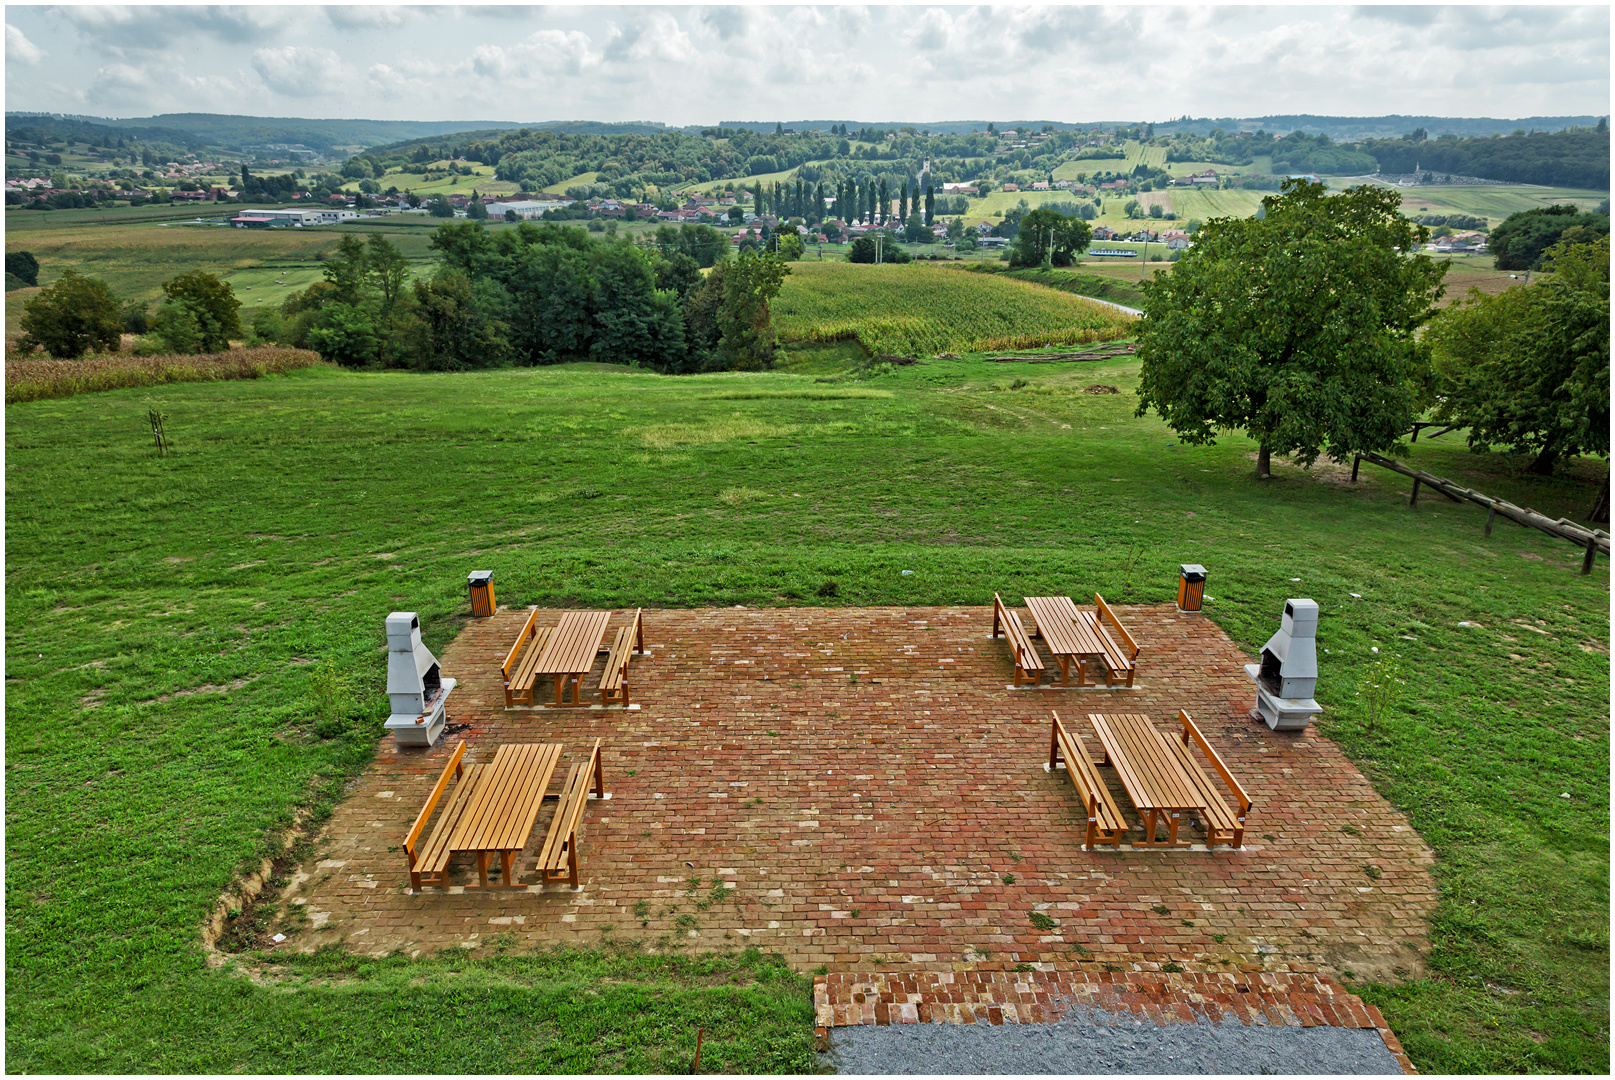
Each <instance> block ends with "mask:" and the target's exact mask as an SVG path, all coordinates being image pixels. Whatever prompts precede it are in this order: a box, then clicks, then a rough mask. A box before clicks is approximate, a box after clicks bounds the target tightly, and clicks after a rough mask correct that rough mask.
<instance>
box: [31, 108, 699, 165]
mask: <svg viewBox="0 0 1615 1080" xmlns="http://www.w3.org/2000/svg"><path fill="white" fill-rule="evenodd" d="M520 128H527V129H529V130H532V131H561V132H567V133H569V134H583V135H650V134H656V133H659V132H662V131H665V130H667V128H666V127H664V126H663V125H661V124H657V123H654V122H650V121H634V122H631V123H622V124H609V123H602V122H599V121H595V120H545V121H541V122H537V123H525V124H524V123H517V122H515V121H511V120H309V119H303V118H301V117H278V116H227V115H223V114H219V113H164V114H162V115H159V116H140V117H129V118H126V119H112V118H107V117H94V116H63V115H60V114H49V113H23V112H13V113H7V114H6V131H7V132H8V133H11V132H14V131H20V130H23V129H30V130H36V131H41V132H47V133H49V134H51V135H53V136H55V137H58V138H60V137H68V138H77V139H90V138H94V139H97V140H99V139H101V138H104V137H106V136H108V135H110V136H112V137H113V138H118V137H120V136H122V137H124V138H128V137H130V135H131V134H134V135H135V136H136V137H138V138H140V139H142V140H144V141H147V142H155V141H161V142H165V143H170V144H173V145H175V146H180V147H183V148H185V149H186V150H188V151H192V152H200V151H202V150H204V149H207V148H213V149H218V150H226V151H231V152H234V153H248V154H250V153H251V151H252V149H253V148H255V147H262V146H264V145H266V144H269V143H291V144H294V145H301V146H305V147H307V148H309V149H310V150H315V151H318V152H319V153H321V154H324V155H327V156H341V154H342V153H343V152H345V151H351V150H353V149H360V150H364V149H369V148H371V147H375V146H394V145H398V144H402V143H414V142H417V141H419V140H422V139H434V138H441V137H442V136H445V135H457V134H459V133H461V132H467V131H476V132H504V131H514V130H518V129H520Z"/></svg>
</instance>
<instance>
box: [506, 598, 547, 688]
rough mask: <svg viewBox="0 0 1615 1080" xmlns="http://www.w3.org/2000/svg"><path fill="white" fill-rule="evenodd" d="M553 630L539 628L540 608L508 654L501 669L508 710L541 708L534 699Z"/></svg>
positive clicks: (528, 619)
mask: <svg viewBox="0 0 1615 1080" xmlns="http://www.w3.org/2000/svg"><path fill="white" fill-rule="evenodd" d="M553 630H554V627H551V626H539V625H538V609H537V608H533V609H532V610H531V611H529V612H528V614H527V622H526V623H525V624H524V625H523V626H522V631H521V633H519V634H517V635H516V643H515V644H514V645H512V646H511V647H510V652H508V653H506V654H505V662H504V663H503V664H501V665H499V670H500V672H501V673H503V675H504V677H505V708H507V709H510V708H514V707H515V706H517V705H536V704H538V702H537V701H535V700H534V699H533V686H534V684H535V683H537V682H538V671H537V668H538V658H539V657H540V656H542V655H544V646H545V645H547V644H549V640H550V633H551V631H553Z"/></svg>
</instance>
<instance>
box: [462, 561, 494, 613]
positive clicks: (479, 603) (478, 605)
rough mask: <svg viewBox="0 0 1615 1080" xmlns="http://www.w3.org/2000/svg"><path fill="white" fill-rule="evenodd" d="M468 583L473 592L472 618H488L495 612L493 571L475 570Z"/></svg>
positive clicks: (467, 580)
mask: <svg viewBox="0 0 1615 1080" xmlns="http://www.w3.org/2000/svg"><path fill="white" fill-rule="evenodd" d="M466 582H467V583H468V588H469V589H470V592H471V616H472V618H475V619H486V618H488V617H489V616H490V615H492V614H493V612H494V598H493V571H492V570H473V571H471V573H470V575H469V576H467V578H466Z"/></svg>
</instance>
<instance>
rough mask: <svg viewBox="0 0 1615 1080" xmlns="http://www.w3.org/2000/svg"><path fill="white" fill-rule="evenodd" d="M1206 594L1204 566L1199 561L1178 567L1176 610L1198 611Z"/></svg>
mask: <svg viewBox="0 0 1615 1080" xmlns="http://www.w3.org/2000/svg"><path fill="white" fill-rule="evenodd" d="M1205 595H1206V568H1205V567H1203V566H1201V565H1200V564H1199V563H1183V564H1182V565H1181V566H1179V567H1178V610H1179V611H1199V610H1200V607H1201V604H1202V603H1203V601H1204V599H1205Z"/></svg>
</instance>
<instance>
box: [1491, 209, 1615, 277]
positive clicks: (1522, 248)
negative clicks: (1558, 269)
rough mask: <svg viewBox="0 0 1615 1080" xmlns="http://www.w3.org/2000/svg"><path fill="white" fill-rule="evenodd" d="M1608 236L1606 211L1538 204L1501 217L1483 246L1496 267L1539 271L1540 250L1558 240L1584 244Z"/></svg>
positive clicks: (1541, 251)
mask: <svg viewBox="0 0 1615 1080" xmlns="http://www.w3.org/2000/svg"><path fill="white" fill-rule="evenodd" d="M1608 235H1609V215H1608V214H1607V213H1602V214H1599V213H1591V214H1590V213H1583V212H1582V211H1580V210H1578V209H1576V207H1574V206H1566V205H1555V206H1541V207H1537V208H1536V209H1534V210H1521V211H1520V212H1519V213H1517V214H1510V215H1509V216H1508V217H1506V218H1504V219H1503V223H1502V224H1501V225H1499V226H1498V227H1497V228H1496V229H1494V230H1493V231H1492V234H1491V237H1490V239H1489V240H1488V242H1487V247H1488V249H1489V250H1490V251H1491V253H1492V254H1493V255H1494V256H1496V260H1497V263H1496V265H1497V268H1498V269H1499V270H1540V269H1541V268H1542V267H1541V263H1542V253H1543V252H1545V251H1547V250H1548V249H1549V248H1550V247H1552V246H1553V245H1555V244H1557V243H1559V242H1560V241H1562V240H1563V241H1568V242H1570V243H1572V244H1581V243H1587V242H1589V241H1593V240H1597V239H1598V237H1600V236H1608Z"/></svg>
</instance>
